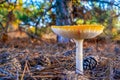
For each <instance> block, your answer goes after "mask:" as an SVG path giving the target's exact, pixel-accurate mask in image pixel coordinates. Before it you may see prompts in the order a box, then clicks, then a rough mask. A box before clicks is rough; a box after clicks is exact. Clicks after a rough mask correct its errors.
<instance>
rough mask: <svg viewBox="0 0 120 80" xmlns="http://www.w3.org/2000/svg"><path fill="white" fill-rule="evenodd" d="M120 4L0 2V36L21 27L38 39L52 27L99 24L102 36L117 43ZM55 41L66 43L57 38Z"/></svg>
mask: <svg viewBox="0 0 120 80" xmlns="http://www.w3.org/2000/svg"><path fill="white" fill-rule="evenodd" d="M119 4H120V1H119V0H117V1H116V0H108V1H106V0H0V32H1V35H2V34H3V33H7V32H9V31H14V30H18V29H19V27H22V28H24V30H25V31H27V32H30V34H34V35H39V34H41V32H42V31H43V32H45V30H46V29H47V28H50V27H49V26H51V25H80V24H102V25H104V26H105V31H104V35H107V37H109V38H110V39H118V40H119V39H120V38H119V36H120V5H119ZM29 28H30V29H29ZM43 28H44V29H43ZM57 39H58V41H59V42H66V41H68V39H64V38H62V37H60V36H58V37H57Z"/></svg>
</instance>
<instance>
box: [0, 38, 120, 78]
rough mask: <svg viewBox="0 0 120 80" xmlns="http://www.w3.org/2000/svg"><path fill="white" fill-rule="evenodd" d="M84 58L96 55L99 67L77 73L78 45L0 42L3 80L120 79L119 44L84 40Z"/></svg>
mask: <svg viewBox="0 0 120 80" xmlns="http://www.w3.org/2000/svg"><path fill="white" fill-rule="evenodd" d="M83 46H84V47H83V48H84V51H83V54H84V58H85V57H87V56H94V57H95V59H96V60H97V62H98V63H97V66H96V68H94V69H93V70H85V71H84V75H77V74H75V43H74V42H69V43H57V42H55V40H44V41H39V40H30V39H26V38H24V39H9V40H8V41H6V42H2V41H0V80H120V44H119V43H116V42H105V41H99V42H98V43H96V42H95V41H87V40H85V41H84V45H83Z"/></svg>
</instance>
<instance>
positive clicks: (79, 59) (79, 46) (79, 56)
mask: <svg viewBox="0 0 120 80" xmlns="http://www.w3.org/2000/svg"><path fill="white" fill-rule="evenodd" d="M75 42H76V73H77V74H83V39H80V40H75Z"/></svg>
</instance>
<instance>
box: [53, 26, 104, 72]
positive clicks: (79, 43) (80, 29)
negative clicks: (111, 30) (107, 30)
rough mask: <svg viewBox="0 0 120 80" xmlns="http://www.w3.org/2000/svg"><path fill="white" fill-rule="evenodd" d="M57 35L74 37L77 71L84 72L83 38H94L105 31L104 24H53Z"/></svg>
mask: <svg viewBox="0 0 120 80" xmlns="http://www.w3.org/2000/svg"><path fill="white" fill-rule="evenodd" d="M51 29H52V30H53V32H54V33H56V34H57V35H61V36H63V37H66V38H70V39H74V40H75V43H76V73H77V74H83V40H84V39H89V38H94V37H96V36H97V35H99V34H101V33H102V32H103V29H104V27H103V26H102V25H74V26H52V27H51Z"/></svg>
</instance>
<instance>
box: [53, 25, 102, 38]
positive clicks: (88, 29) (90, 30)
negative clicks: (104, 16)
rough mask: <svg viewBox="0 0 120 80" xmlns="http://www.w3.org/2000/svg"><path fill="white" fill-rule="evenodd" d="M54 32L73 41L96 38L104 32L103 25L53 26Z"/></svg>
mask: <svg viewBox="0 0 120 80" xmlns="http://www.w3.org/2000/svg"><path fill="white" fill-rule="evenodd" d="M51 28H52V30H53V32H54V33H56V34H57V35H61V36H63V37H66V38H71V39H89V38H94V37H96V36H97V35H99V34H101V33H102V32H103V29H104V27H103V26H102V25H74V26H52V27H51Z"/></svg>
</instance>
